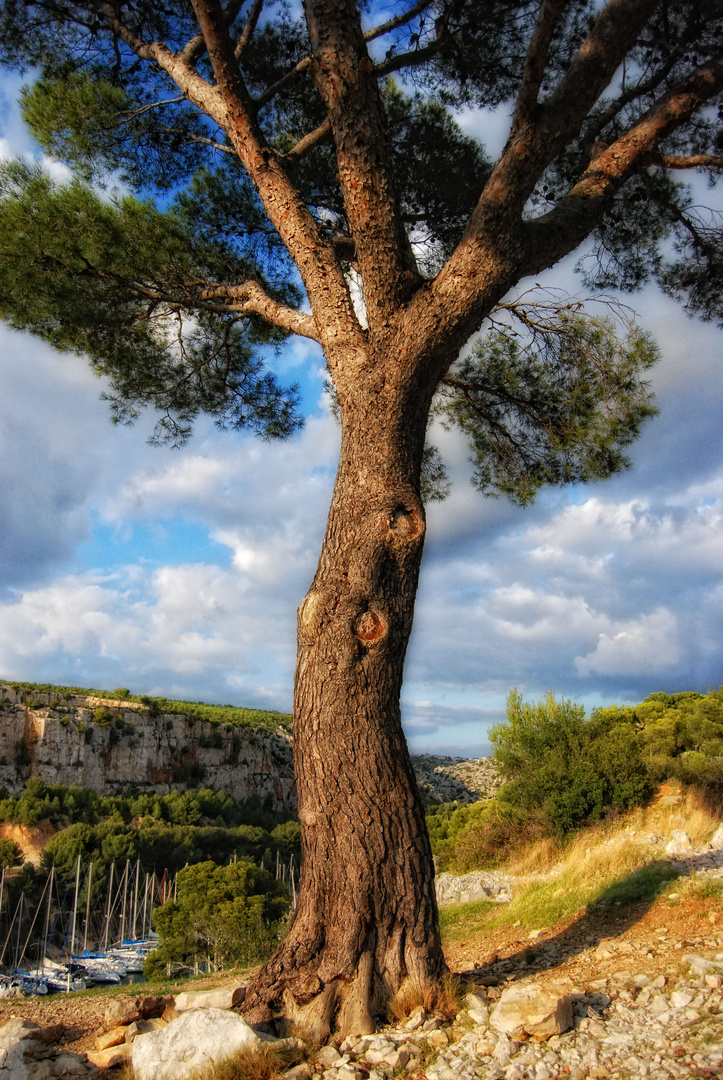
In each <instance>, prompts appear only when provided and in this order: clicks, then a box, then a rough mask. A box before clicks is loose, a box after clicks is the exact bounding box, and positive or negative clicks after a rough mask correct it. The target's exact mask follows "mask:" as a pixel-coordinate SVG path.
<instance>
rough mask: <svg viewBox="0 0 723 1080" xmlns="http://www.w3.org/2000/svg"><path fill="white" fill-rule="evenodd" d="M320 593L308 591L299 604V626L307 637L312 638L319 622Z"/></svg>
mask: <svg viewBox="0 0 723 1080" xmlns="http://www.w3.org/2000/svg"><path fill="white" fill-rule="evenodd" d="M321 608H322V605H321V594H320V593H318V592H314V591H313V590H312V591H311V592H308V593H307V594H306V596H305V597H304V599H303V600H302V601H301V603H300V604H299V627H300V629H301V630H302V631H303V633H304V634H305V635H306V637H308V638H313V637H315V636H316V633H317V631H318V629H319V623H320V622H321Z"/></svg>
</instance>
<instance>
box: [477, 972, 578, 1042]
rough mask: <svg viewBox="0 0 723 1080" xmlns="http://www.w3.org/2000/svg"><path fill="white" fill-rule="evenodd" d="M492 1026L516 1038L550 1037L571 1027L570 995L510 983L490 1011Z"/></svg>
mask: <svg viewBox="0 0 723 1080" xmlns="http://www.w3.org/2000/svg"><path fill="white" fill-rule="evenodd" d="M490 1025H491V1026H492V1027H493V1028H495V1029H496V1030H497V1031H500V1032H502V1033H503V1034H505V1035H511V1036H513V1037H516V1036H519V1035H532V1036H534V1037H535V1038H537V1039H549V1037H550V1036H551V1035H561V1034H562V1032H563V1031H568V1030H569V1028H571V1027H572V1001H571V999H570V995H569V994H563V995H558V994H553V993H550V992H549V991H547V990H543V989H542V988H541V987H539V986H534V985H527V986H510V987H508V988H507V989H506V990H504V991H503V992H502V996H501V997H500V1000H499V1001H498V1002H497V1004H496V1005H495V1007H494V1009H493V1010H492V1012H491V1013H490Z"/></svg>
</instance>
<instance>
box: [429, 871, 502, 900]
mask: <svg viewBox="0 0 723 1080" xmlns="http://www.w3.org/2000/svg"><path fill="white" fill-rule="evenodd" d="M434 888H435V890H436V893H437V904H438V905H439V907H446V906H447V905H448V904H470V903H473V902H475V901H477V900H492V901H494V902H495V903H496V904H506V903H509V901H510V900H511V899H512V886H511V884H510V881H509V878H506V877H505V876H504V875H503V874H499V873H496V872H494V871H491V870H490V871H486V870H474V871H473V872H472V873H471V874H447V873H445V874H437V876H436V877H435V879H434Z"/></svg>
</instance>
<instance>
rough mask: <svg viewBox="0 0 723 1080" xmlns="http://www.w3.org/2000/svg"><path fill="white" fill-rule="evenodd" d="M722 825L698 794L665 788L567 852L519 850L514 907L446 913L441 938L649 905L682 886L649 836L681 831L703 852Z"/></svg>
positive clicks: (538, 847)
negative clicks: (665, 799)
mask: <svg viewBox="0 0 723 1080" xmlns="http://www.w3.org/2000/svg"><path fill="white" fill-rule="evenodd" d="M675 794H680V795H681V798H680V800H679V801H678V802H675V803H672V804H668V803H665V802H661V796H665V795H675ZM719 824H720V817H719V816H717V815H716V814H715V813H714V812H713V811H711V810H710V809H707V808H706V805H705V802H704V800H703V799H702V798H701V797H700V796H699V795H698V794H697V793H696V792H695V791H688V792H683V791H682V790H681V789H680V786H679V785H674V784H670V783H669V784H666V785H663V788H662V789H661V791H660V792H659V793H658V797H657V798H656V799H654V800H653V802H652V803H651V804H650V805H649V806H648V807H645V808H642V809H638V810H635V811H633V812H631V813H629V814H626V815H624V816H622V815H621V816H620V817H617V818H614V819H611V820H610V821H606V822H601V823H599V824H597V825H593V826H590V827H589V828H587V829H584V830H583V831H581V832H580V833H579V834H578V835H577V836H576V837H575V838H574V839H573V840H572V841H571V842H570V843H569V844H567V845H566V846H565V848H564V849H562V850H561V849H560V848H559V847H558V846H557V845H556V844H555V843H554V841H552V840H548V841H537V842H536V843H534V844H532V845H530V846H529V847H527V848H526V849H524V850H522V851H521V852H520V853H519V854H518V855H516V856H515V857H514V858H513V859H510V860H509V861H508V862H507V863H506V864H505V865H504V866H503V867H502V870H503V871H505V872H507V873H511V874H513V875H515V878H516V885H515V889H514V892H515V895H514V899H513V900H512V902H511V903H510V904H508V905H505V906H504V908H502V909H500V908H499V907H498V906H497V905H492V904H487V903H484V902H480V903H478V904H467V905H461V906H459V907H452V908H446V909H444V910H443V911H442V913H441V919H442V928H443V936H444V939H445V940H446V941H447V942H454V941H458V940H464V938H465V936H467V935H469V933H470V932H471V927H472V926H473V925H474V926H476V927H477V928H478V929H481V928H482V927H487V928H489V929H493V928H494V927H497V926H503V925H521V926H524V927H531V928H539V927H551V926H554V925H556V924H558V923H559V922H563V921H566V920H569V919H571V918H575V917H579V916H580V915H581V914H583V913H584V912H585V911H589V910H591V909H593V908H595V907H597V906H601V907H603V908H604V907H606V906H610V905H615V906H618V907H619V906H626V905H628V904H637V903H652V902H654V900H655V899H656V898H657V897H660V896H664V895H666V893H667V892H671V891H673V892H674V891H675V890H680V889H682V888H683V887H684V886H683V883H682V882H680V880H679V879H680V874H681V869H680V867H676V865H674V864H671V863H670V861H669V860H668V859H667V858H666V856H665V854H664V844H661V842H660V841H659V840H658V841H657V842H653V841H652V840H649V839H648V836H649V835H650V834H655V835H656V836H658V837H660V836H667V835H670V833H671V832H673V830H675V829H680V830H682V831H683V832H686V833H687V834H688V835H689V836H690V838H691V841H692V843H693V845H694V846H696V847H699V846H702V845H703V844H705V843H706V842H707V841H708V840H709V839H710V837H711V836H712V834H713V833H714V832H715V830H716V828H717V827H718V825H719ZM685 888H689V886H687V885H685Z"/></svg>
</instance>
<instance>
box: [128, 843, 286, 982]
mask: <svg viewBox="0 0 723 1080" xmlns="http://www.w3.org/2000/svg"><path fill="white" fill-rule="evenodd" d="M176 884H177V890H178V891H177V899H176V900H173V901H168V902H167V903H165V904H163V905H162V906H161V907H159V908H156V910H155V912H154V914H153V919H154V924H155V927H156V929H157V931H158V933H159V935H160V944H159V947H158V949H157V951H156V953H155V954H154V956H153V957H152V958H151V959H150V960H149V963H148V965H147V966H148V969H149V971H158V970H159V968H161V969H162V968H163V967H165V964H166V963H168V962H181V963H191V962H193V961H196V960H207V959H211V960H212V961H213V964H214V966H216V967H218V966H224V965H228V964H233V963H241V964H250V963H254V962H256V961H259V960H262V959H264V958H265V957H266V956H268V955H269V954H270V953H271V951H272V950H273V948H274V947H275V946H276V944H278V941H279V939H280V936H281V934H282V933H283V930H284V917H285V915H286V914H287V912H288V909H289V900H288V896H287V895H286V888H285V886H284V885H283V884H282V883H281V882H280V881H276V880H275V879H274V877H273V876H272V875H271V874H270V873H268V872H267V871H266V870H263V869H261V868H259V867H257V866H255V865H254V863H253V862H251V860H246V859H241V860H239V861H238V862H235V863H231V864H230V865H228V866H218V865H217V864H216V863H215V862H213V861H211V860H209V861H207V862H202V863H196V864H195V865H194V866H186V867H184V868H183V869H182V870H179V872H178V874H177V877H176Z"/></svg>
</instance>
